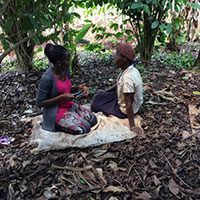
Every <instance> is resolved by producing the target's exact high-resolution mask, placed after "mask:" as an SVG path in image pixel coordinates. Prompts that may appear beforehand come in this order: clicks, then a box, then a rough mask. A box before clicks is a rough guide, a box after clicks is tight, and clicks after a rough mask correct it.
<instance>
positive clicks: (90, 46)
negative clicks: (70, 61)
mask: <svg viewBox="0 0 200 200" xmlns="http://www.w3.org/2000/svg"><path fill="white" fill-rule="evenodd" d="M102 48H103V46H102V43H98V42H96V43H92V44H87V45H86V46H85V50H86V51H88V52H99V51H100V50H101V49H102Z"/></svg>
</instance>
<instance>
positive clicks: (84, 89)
mask: <svg viewBox="0 0 200 200" xmlns="http://www.w3.org/2000/svg"><path fill="white" fill-rule="evenodd" d="M85 85H86V84H85V83H83V84H80V85H78V91H80V90H82V91H83V93H84V94H85V93H86V92H87V91H88V88H87V87H86V86H85Z"/></svg>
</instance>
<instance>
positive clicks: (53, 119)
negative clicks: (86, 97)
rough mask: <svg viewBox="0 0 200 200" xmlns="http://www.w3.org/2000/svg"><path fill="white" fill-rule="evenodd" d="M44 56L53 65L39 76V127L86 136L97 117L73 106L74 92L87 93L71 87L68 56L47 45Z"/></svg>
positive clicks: (84, 88) (59, 49) (83, 89)
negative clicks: (84, 134) (40, 117)
mask: <svg viewBox="0 0 200 200" xmlns="http://www.w3.org/2000/svg"><path fill="white" fill-rule="evenodd" d="M44 52H45V55H46V56H47V57H48V59H49V61H50V62H51V63H52V64H53V67H50V68H49V69H48V70H47V71H46V72H45V73H44V74H43V76H42V78H41V80H40V87H39V90H38V94H37V105H38V106H39V107H43V121H42V128H43V129H44V130H47V131H64V132H67V133H71V134H83V133H88V132H89V131H90V128H91V127H92V126H94V125H95V124H96V123H97V119H96V116H95V115H94V114H93V113H91V112H90V111H89V110H87V109H85V108H84V107H82V106H80V105H78V104H76V103H74V102H73V101H72V100H73V99H74V98H75V95H74V93H75V92H77V91H83V93H85V92H87V87H86V86H85V84H81V85H78V86H77V87H72V83H71V81H70V79H69V64H70V53H69V52H68V51H67V49H65V48H64V47H63V46H60V45H53V44H47V45H46V47H45V50H44Z"/></svg>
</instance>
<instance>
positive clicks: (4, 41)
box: [0, 33, 10, 50]
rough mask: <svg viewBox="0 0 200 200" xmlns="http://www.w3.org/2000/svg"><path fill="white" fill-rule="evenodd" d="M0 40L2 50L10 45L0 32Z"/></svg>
mask: <svg viewBox="0 0 200 200" xmlns="http://www.w3.org/2000/svg"><path fill="white" fill-rule="evenodd" d="M0 41H1V43H2V45H3V49H4V50H6V49H8V48H9V47H10V45H9V43H8V42H7V39H6V37H5V35H4V34H3V33H2V34H0Z"/></svg>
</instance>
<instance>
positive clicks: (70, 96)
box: [38, 93, 75, 108]
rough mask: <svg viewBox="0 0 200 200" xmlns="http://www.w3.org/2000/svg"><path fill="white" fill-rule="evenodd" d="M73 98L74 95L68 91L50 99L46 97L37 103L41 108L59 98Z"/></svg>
mask: <svg viewBox="0 0 200 200" xmlns="http://www.w3.org/2000/svg"><path fill="white" fill-rule="evenodd" d="M74 98H75V97H74V95H73V94H70V93H66V94H61V95H59V96H56V97H53V98H51V99H46V100H44V101H42V102H41V103H39V104H38V107H39V108H41V107H44V106H50V105H53V104H55V103H58V102H59V101H60V100H66V101H71V100H73V99H74Z"/></svg>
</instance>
